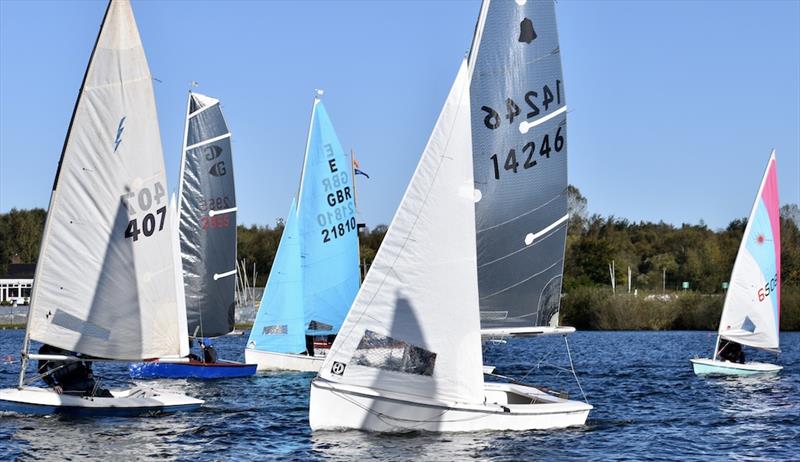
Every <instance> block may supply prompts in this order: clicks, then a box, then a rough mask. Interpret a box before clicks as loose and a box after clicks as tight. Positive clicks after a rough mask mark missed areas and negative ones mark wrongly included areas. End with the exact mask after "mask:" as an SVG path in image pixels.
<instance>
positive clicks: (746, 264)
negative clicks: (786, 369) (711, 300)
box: [690, 150, 783, 375]
mask: <svg viewBox="0 0 800 462" xmlns="http://www.w3.org/2000/svg"><path fill="white" fill-rule="evenodd" d="M779 204H780V202H779V201H778V174H777V163H776V160H775V151H774V150H773V151H772V154H771V155H770V158H769V162H768V163H767V169H766V171H765V172H764V177H763V178H762V180H761V186H760V187H759V188H758V195H757V196H756V200H755V203H753V209H752V210H751V212H750V217H749V218H748V220H747V226H746V227H745V229H744V236H743V237H742V243H741V245H740V246H739V253H737V254H736V261H735V262H734V264H733V272H732V273H731V284H730V288H729V289H728V293H727V294H726V295H725V305H724V306H723V308H722V317H721V318H720V321H719V331H718V336H717V343H716V346H715V348H714V357H713V358H712V359H706V358H702V359H701V358H694V359H691V360H690V361H691V362H692V368H693V369H694V373H695V374H697V375H756V374H776V373H778V372H780V370H781V369H783V367H781V366H778V365H775V364H769V363H758V362H744V363H738V362H732V361H725V360H723V359H722V358H721V356H720V355H721V354H723V355H724V353H725V351H724V348H727V347H726V346H723V348H720V343H721V341H724V342H725V345H733V344H730V343H729V342H735V343H738V344H740V345H746V346H749V347H753V348H758V349H761V350H766V351H772V352H778V351H780V350H779V347H780V313H781V308H780V307H781V228H780V209H779V207H780V205H779ZM718 358H719V359H718Z"/></svg>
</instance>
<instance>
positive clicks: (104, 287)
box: [0, 0, 203, 415]
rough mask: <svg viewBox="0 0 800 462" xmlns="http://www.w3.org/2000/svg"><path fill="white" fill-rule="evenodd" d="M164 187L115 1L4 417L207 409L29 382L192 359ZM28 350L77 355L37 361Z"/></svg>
mask: <svg viewBox="0 0 800 462" xmlns="http://www.w3.org/2000/svg"><path fill="white" fill-rule="evenodd" d="M165 186H166V174H165V170H164V158H163V153H162V150H161V141H160V136H159V131H158V118H157V114H156V107H155V98H154V96H153V84H152V80H151V76H150V70H149V68H148V65H147V60H146V58H145V54H144V49H143V48H142V44H141V40H140V38H139V32H138V29H137V27H136V22H135V20H134V17H133V11H132V10H131V6H130V2H129V1H126V0H112V1H110V2H109V4H108V8H107V10H106V14H105V17H104V18H103V24H102V26H101V28H100V32H99V35H98V38H97V42H96V44H95V48H94V51H93V53H92V57H91V58H90V61H89V65H88V67H87V70H86V74H85V76H84V81H83V85H82V87H81V91H80V94H79V96H78V101H77V103H76V105H75V110H74V112H73V116H72V121H71V123H70V127H69V130H68V132H67V138H66V141H65V143H64V149H63V151H62V154H61V160H60V162H59V167H58V171H57V172H56V179H55V182H54V186H53V192H52V195H51V198H50V207H49V210H48V214H47V221H46V223H45V228H44V234H43V237H42V244H41V249H40V253H39V261H38V264H37V266H36V276H35V279H34V280H35V283H34V287H33V294H32V297H31V306H30V313H29V316H28V325H27V330H26V334H25V340H24V345H23V356H22V366H21V371H20V379H19V386H18V387H17V388H12V389H4V390H0V410H4V411H15V412H23V413H34V414H52V413H67V414H79V415H140V414H153V413H162V412H175V411H180V410H191V409H195V408H197V407H199V406H200V405H201V404H202V403H203V401H201V400H198V399H194V398H190V397H188V396H184V395H180V394H176V393H167V392H160V391H155V390H149V389H143V388H133V389H127V390H110V395H111V396H105V397H101V396H94V395H93V392H94V391H92V392H88V393H83V394H80V395H76V394H69V393H67V392H66V391H65V392H63V393H61V392H60V390H58V389H45V388H39V387H33V386H27V383H28V381H26V368H27V365H28V363H29V362H30V361H35V360H39V361H40V362H43V361H53V362H69V361H87V360H88V361H93V362H98V361H123V362H131V361H137V360H142V359H144V358H152V357H162V358H172V360H174V361H182V358H183V357H184V356H186V354H187V353H188V352H187V351H186V348H187V346H188V343H187V342H186V314H185V306H184V302H183V298H182V293H181V287H182V284H183V282H182V278H181V273H180V270H179V262H178V261H177V258H176V256H177V249H176V245H177V236H176V234H175V232H174V231H175V226H174V216H173V214H171V213H169V212H168V204H167V195H166V187H165ZM31 341H38V342H42V343H44V344H47V345H50V346H51V347H55V348H58V349H62V350H65V351H69V352H74V354H73V353H68V354H38V355H37V354H33V353H30V351H29V350H30V346H31ZM76 355H79V356H76ZM87 358H90V359H87ZM38 378H39V377H38V376H36V377H34V380H35V379H38Z"/></svg>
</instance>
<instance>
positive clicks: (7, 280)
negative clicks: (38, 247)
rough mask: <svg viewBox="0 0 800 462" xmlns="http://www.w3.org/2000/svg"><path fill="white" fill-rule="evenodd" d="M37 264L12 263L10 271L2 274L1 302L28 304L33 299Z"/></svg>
mask: <svg viewBox="0 0 800 462" xmlns="http://www.w3.org/2000/svg"><path fill="white" fill-rule="evenodd" d="M35 269H36V265H35V264H32V263H31V264H24V263H12V264H10V265H8V273H7V274H5V275H2V276H0V302H5V303H7V304H12V305H27V304H28V303H30V301H31V288H32V287H33V273H34V271H35Z"/></svg>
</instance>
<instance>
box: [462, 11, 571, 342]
mask: <svg viewBox="0 0 800 462" xmlns="http://www.w3.org/2000/svg"><path fill="white" fill-rule="evenodd" d="M470 66H471V69H472V79H471V87H470V99H471V103H470V104H471V113H472V143H473V169H474V172H475V173H474V175H475V188H476V189H477V190H479V191H480V193H481V199H480V200H479V201H478V202H477V203H476V205H475V213H476V231H477V251H478V286H479V294H480V309H481V327H482V328H484V329H486V328H514V327H534V326H553V327H555V326H557V324H558V310H559V305H560V293H561V279H562V273H563V263H564V246H565V242H566V234H567V221H568V220H567V217H568V216H567V194H566V190H567V141H566V140H567V124H566V100H565V97H564V82H563V79H562V74H561V57H560V51H559V45H558V33H557V30H556V18H555V7H554V4H553V2H552V1H533V0H528V1H524V0H517V1H513V2H512V1H485V2H484V4H483V6H482V10H481V16H480V19H479V21H478V26H477V29H476V34H475V41H474V43H473V45H472V50H471V52H470Z"/></svg>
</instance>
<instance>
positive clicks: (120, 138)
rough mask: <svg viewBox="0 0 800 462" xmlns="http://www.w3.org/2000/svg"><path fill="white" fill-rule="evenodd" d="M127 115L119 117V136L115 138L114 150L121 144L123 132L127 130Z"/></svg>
mask: <svg viewBox="0 0 800 462" xmlns="http://www.w3.org/2000/svg"><path fill="white" fill-rule="evenodd" d="M124 125H125V116H122V118H121V119H119V127H117V138H116V139H115V140H114V152H117V148H118V147H119V144H120V143H122V132H123V131H124V130H125V126H124Z"/></svg>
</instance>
